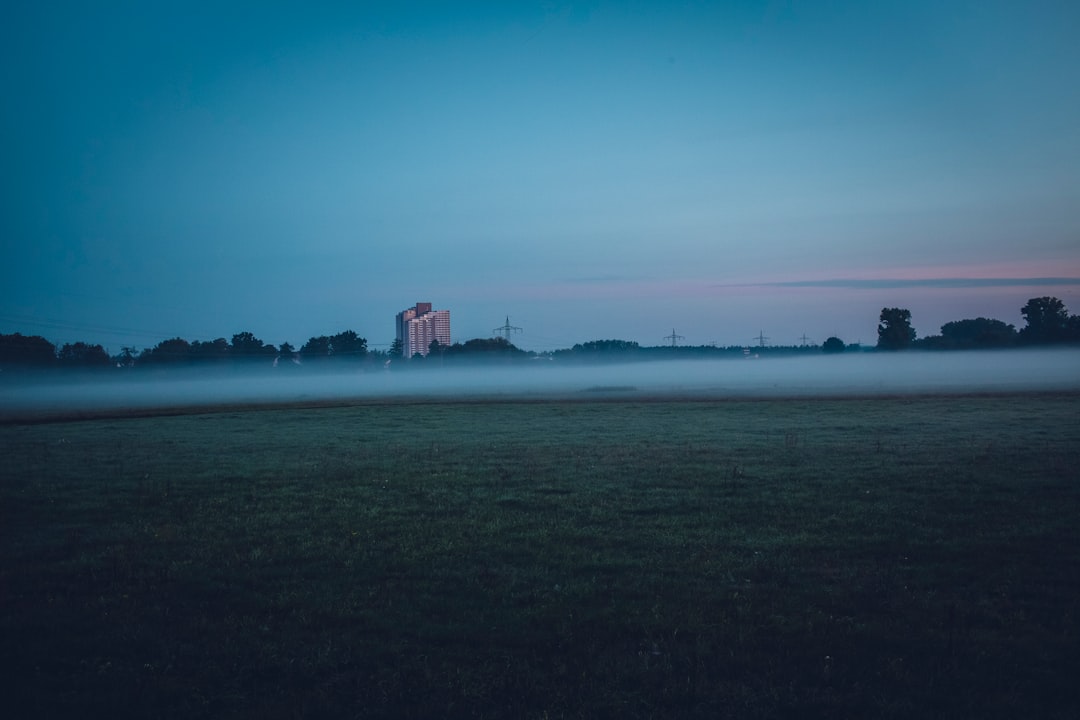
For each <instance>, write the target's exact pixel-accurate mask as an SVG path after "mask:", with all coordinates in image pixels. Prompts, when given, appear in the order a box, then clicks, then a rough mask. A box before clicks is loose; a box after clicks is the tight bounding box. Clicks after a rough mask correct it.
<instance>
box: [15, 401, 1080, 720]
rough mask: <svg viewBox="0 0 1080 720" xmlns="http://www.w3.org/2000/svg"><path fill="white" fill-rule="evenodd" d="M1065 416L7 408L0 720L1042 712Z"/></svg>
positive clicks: (1067, 412)
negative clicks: (56, 412)
mask: <svg viewBox="0 0 1080 720" xmlns="http://www.w3.org/2000/svg"><path fill="white" fill-rule="evenodd" d="M615 394H616V395H617V393H615ZM1078 410H1080V394H1077V393H1075V392H1061V393H1024V394H1020V393H1016V394H1010V393H1005V394H971V395H962V396H950V395H910V396H897V397H888V396H885V397H861V398H860V397H844V398H810V397H798V398H787V399H785V398H744V399H722V398H714V399H710V400H707V401H694V400H692V399H687V398H681V399H678V400H671V399H663V398H641V397H633V398H626V399H618V398H617V397H596V398H593V397H589V396H587V395H583V396H582V398H581V399H577V400H568V399H565V398H563V399H558V400H554V399H553V400H543V399H533V400H523V399H517V400H506V401H485V402H479V401H461V400H453V399H445V398H444V399H440V400H438V401H424V400H422V399H399V400H396V401H392V402H391V401H379V400H366V401H357V402H355V403H353V404H350V405H335V404H333V403H326V404H324V405H323V406H307V407H305V406H291V407H279V408H267V407H261V408H242V407H233V408H218V409H216V410H206V411H199V410H196V409H191V408H188V409H186V410H185V411H184V412H182V413H178V414H174V415H158V414H154V413H143V414H142V415H141V416H139V417H134V416H132V417H124V416H123V414H122V413H114V414H113V415H111V416H110V415H108V414H106V415H105V416H101V417H96V418H92V419H82V420H78V421H61V420H58V419H57V418H51V419H50V421H48V422H19V421H9V422H6V423H4V424H2V425H0V452H2V463H0V678H3V686H4V692H3V694H2V696H0V713H2V714H3V715H4V716H5V717H9V718H24V717H25V718H30V717H61V716H72V717H138V718H155V717H158V718H200V717H207V718H211V717H212V718H248V717H250V718H255V717H259V718H300V717H343V718H344V717H357V718H383V717H385V718H391V717H394V718H422V717H475V718H503V717H521V718H561V717H566V718H578V717H580V718H595V717H620V718H626V717H642V718H644V717H654V718H667V717H670V718H676V717H678V718H687V717H702V718H704V717H709V718H713V717H746V718H766V717H769V718H774V717H799V718H811V717H823V718H824V717H829V718H842V717H880V718H910V717H941V718H944V717H982V718H1010V719H1012V718H1015V717H1042V718H1073V717H1076V716H1077V714H1078V711H1080V691H1078V690H1077V689H1076V687H1075V678H1076V677H1077V676H1078V675H1080V627H1078V621H1080V523H1078V522H1077V521H1078V518H1080V470H1078V468H1080V412H1078Z"/></svg>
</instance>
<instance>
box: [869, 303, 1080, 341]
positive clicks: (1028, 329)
mask: <svg viewBox="0 0 1080 720" xmlns="http://www.w3.org/2000/svg"><path fill="white" fill-rule="evenodd" d="M1020 314H1021V316H1023V318H1024V321H1025V323H1026V325H1025V327H1023V328H1022V329H1020V330H1019V331H1018V330H1017V329H1016V328H1015V327H1013V326H1012V325H1010V324H1008V323H1005V322H1002V321H1001V320H993V319H990V318H983V317H979V318H973V319H967V320H955V321H953V322H947V323H945V324H944V325H942V326H941V333H940V334H938V335H928V336H926V337H923V338H918V337H917V333H916V332H915V328H913V327H912V325H911V312H910V311H909V310H906V309H904V308H882V310H881V316H880V318H879V323H878V342H877V347H878V349H880V350H906V349H909V348H921V349H925V350H984V349H991V348H1008V347H1018V346H1038V345H1064V344H1070V343H1080V315H1070V314H1069V311H1068V309H1066V307H1065V303H1063V302H1062V301H1061V300H1059V299H1058V298H1056V297H1038V298H1031V299H1030V300H1028V301H1027V303H1025V305H1024V307H1022V308H1020Z"/></svg>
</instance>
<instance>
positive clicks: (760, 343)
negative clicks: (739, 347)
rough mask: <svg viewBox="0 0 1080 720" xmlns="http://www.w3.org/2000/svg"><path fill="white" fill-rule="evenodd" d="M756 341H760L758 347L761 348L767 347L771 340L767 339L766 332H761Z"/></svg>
mask: <svg viewBox="0 0 1080 720" xmlns="http://www.w3.org/2000/svg"><path fill="white" fill-rule="evenodd" d="M754 339H755V340H757V341H758V345H760V346H761V347H765V343H766V342H768V340H769V338H767V337H765V331H764V330H761V331H759V332H758V334H757V337H755V338H754Z"/></svg>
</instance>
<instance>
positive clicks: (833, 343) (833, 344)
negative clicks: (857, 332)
mask: <svg viewBox="0 0 1080 720" xmlns="http://www.w3.org/2000/svg"><path fill="white" fill-rule="evenodd" d="M821 352H823V353H828V354H830V355H831V354H835V353H842V352H844V341H843V340H841V339H840V338H838V337H835V336H834V337H831V338H829V339H828V340H826V341H825V342H824V343H823V344H822V345H821Z"/></svg>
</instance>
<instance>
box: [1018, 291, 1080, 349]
mask: <svg viewBox="0 0 1080 720" xmlns="http://www.w3.org/2000/svg"><path fill="white" fill-rule="evenodd" d="M1020 314H1021V315H1023V316H1024V319H1025V320H1026V321H1027V327H1025V328H1024V329H1023V330H1021V331H1020V339H1021V340H1022V341H1023V342H1025V343H1028V344H1032V345H1039V344H1044V343H1056V342H1063V341H1066V340H1068V339H1069V334H1070V333H1069V324H1070V323H1069V312H1068V311H1067V310H1066V309H1065V303H1063V302H1061V300H1058V299H1057V298H1056V297H1040V298H1031V299H1030V300H1028V301H1027V304H1026V305H1024V307H1022V308H1020Z"/></svg>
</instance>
